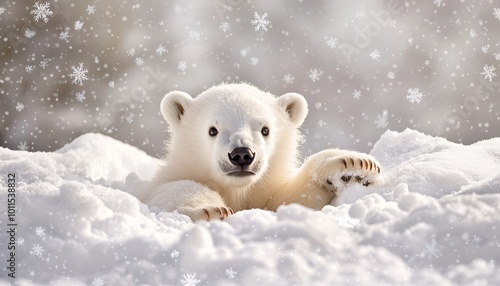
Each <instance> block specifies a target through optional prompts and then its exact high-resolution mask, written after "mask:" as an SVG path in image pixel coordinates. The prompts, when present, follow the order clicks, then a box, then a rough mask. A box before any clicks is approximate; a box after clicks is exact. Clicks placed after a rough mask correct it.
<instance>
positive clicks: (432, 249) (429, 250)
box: [422, 239, 441, 259]
mask: <svg viewBox="0 0 500 286" xmlns="http://www.w3.org/2000/svg"><path fill="white" fill-rule="evenodd" d="M422 256H424V257H427V258H429V259H431V258H432V257H434V258H438V257H439V256H441V248H440V247H439V245H438V244H437V242H436V240H435V239H432V241H431V244H427V245H426V246H425V249H424V251H423V252H422Z"/></svg>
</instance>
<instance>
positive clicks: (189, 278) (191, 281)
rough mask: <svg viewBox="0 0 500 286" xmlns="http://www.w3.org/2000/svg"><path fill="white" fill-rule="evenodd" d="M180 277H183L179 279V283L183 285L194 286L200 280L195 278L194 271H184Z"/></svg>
mask: <svg viewBox="0 0 500 286" xmlns="http://www.w3.org/2000/svg"><path fill="white" fill-rule="evenodd" d="M182 278H183V279H182V280H181V283H182V285H184V286H196V285H198V284H199V283H200V282H201V281H200V280H198V279H196V273H193V274H189V273H186V274H184V275H182Z"/></svg>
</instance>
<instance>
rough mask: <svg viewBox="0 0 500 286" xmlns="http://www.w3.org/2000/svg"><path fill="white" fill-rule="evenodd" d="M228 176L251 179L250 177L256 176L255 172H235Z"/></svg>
mask: <svg viewBox="0 0 500 286" xmlns="http://www.w3.org/2000/svg"><path fill="white" fill-rule="evenodd" d="M227 175H228V176H231V177H249V176H253V175H255V173H254V172H251V171H243V170H241V171H234V172H230V173H227Z"/></svg>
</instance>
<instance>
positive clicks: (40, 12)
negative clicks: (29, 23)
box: [30, 2, 53, 23]
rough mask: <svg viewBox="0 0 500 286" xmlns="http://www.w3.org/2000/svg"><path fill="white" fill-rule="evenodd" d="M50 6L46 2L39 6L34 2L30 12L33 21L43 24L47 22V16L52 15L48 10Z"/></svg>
mask: <svg viewBox="0 0 500 286" xmlns="http://www.w3.org/2000/svg"><path fill="white" fill-rule="evenodd" d="M49 7H50V4H49V3H48V2H45V3H43V4H40V3H39V2H35V5H33V8H35V9H33V10H31V11H30V14H31V15H35V21H37V22H38V21H40V20H43V22H44V23H47V22H48V21H49V18H48V16H51V15H52V14H53V12H52V11H50V9H49Z"/></svg>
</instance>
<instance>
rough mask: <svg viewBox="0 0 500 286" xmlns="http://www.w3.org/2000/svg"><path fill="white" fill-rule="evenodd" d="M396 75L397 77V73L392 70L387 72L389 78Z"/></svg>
mask: <svg viewBox="0 0 500 286" xmlns="http://www.w3.org/2000/svg"><path fill="white" fill-rule="evenodd" d="M395 77H396V74H395V73H394V72H392V71H391V72H388V73H387V78H388V79H394V78H395Z"/></svg>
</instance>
